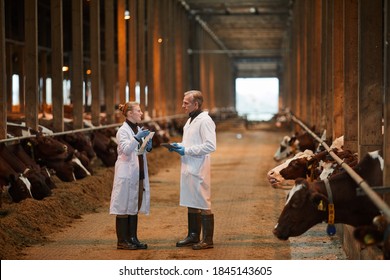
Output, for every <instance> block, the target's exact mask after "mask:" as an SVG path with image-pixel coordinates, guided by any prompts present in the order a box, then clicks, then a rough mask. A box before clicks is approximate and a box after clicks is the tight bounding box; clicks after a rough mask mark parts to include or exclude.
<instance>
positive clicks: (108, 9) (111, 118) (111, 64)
mask: <svg viewBox="0 0 390 280" xmlns="http://www.w3.org/2000/svg"><path fill="white" fill-rule="evenodd" d="M104 15H105V24H106V26H105V40H104V48H105V58H106V64H105V67H104V100H105V105H106V117H107V123H108V124H112V123H114V122H115V111H114V110H115V93H116V89H115V84H116V83H115V81H116V80H115V78H116V77H115V53H114V51H113V50H114V38H115V30H114V3H113V1H104Z"/></svg>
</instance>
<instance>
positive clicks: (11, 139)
mask: <svg viewBox="0 0 390 280" xmlns="http://www.w3.org/2000/svg"><path fill="white" fill-rule="evenodd" d="M182 117H188V116H187V115H185V114H179V115H172V116H167V117H160V118H154V119H151V120H143V121H141V122H140V123H148V122H151V121H159V120H170V119H176V118H182ZM121 125H122V123H114V124H109V125H102V126H95V127H88V128H80V129H73V130H67V131H62V132H54V133H53V134H45V135H44V136H59V135H65V134H70V133H76V132H89V131H93V130H99V129H105V128H112V127H118V126H121ZM34 137H36V135H29V136H19V137H12V138H7V139H0V143H5V142H13V141H20V140H23V139H29V138H34Z"/></svg>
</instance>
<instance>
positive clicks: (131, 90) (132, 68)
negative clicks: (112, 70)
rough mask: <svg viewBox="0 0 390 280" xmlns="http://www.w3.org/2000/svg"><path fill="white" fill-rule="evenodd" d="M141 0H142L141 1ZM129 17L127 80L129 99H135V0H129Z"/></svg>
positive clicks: (136, 41) (137, 54)
mask: <svg viewBox="0 0 390 280" xmlns="http://www.w3.org/2000/svg"><path fill="white" fill-rule="evenodd" d="M140 2H141V1H140ZM142 2H143V1H142ZM129 9H130V10H129V11H130V19H128V20H127V21H126V22H127V26H128V34H129V35H128V40H129V43H128V44H127V45H128V54H129V55H128V63H127V64H128V65H129V71H128V76H129V77H128V81H129V100H131V101H135V86H136V84H137V79H138V76H139V69H138V60H139V59H141V57H140V56H139V53H138V48H137V46H138V40H139V38H138V36H137V27H138V25H139V24H140V23H139V21H138V13H139V11H138V10H137V0H129Z"/></svg>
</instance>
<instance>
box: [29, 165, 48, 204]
mask: <svg viewBox="0 0 390 280" xmlns="http://www.w3.org/2000/svg"><path fill="white" fill-rule="evenodd" d="M24 175H25V176H26V177H27V179H28V180H29V182H30V183H31V195H32V197H33V198H34V199H37V200H41V199H43V198H45V197H47V196H50V195H51V189H50V187H49V186H48V185H47V183H46V179H45V177H43V175H42V173H41V171H38V170H34V169H26V170H25V172H24Z"/></svg>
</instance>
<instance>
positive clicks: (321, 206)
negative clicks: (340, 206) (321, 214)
mask: <svg viewBox="0 0 390 280" xmlns="http://www.w3.org/2000/svg"><path fill="white" fill-rule="evenodd" d="M317 209H318V210H319V211H325V210H326V209H325V207H324V203H323V202H322V199H321V200H320V203H319V204H318V206H317Z"/></svg>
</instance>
